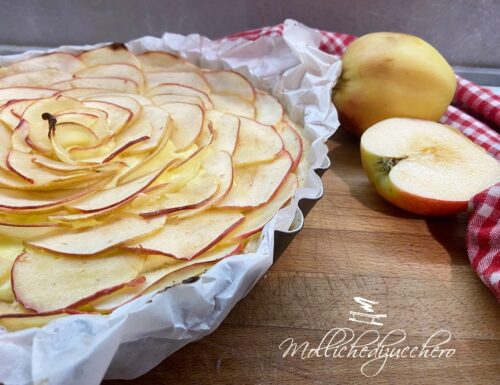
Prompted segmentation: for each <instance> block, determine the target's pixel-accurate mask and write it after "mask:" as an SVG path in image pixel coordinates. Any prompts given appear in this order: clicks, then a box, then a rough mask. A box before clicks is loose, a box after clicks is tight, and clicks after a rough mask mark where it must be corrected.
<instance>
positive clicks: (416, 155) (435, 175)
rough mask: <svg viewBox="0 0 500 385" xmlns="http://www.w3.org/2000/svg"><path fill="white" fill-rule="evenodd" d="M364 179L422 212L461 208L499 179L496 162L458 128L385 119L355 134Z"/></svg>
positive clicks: (499, 167)
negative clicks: (365, 175) (358, 143)
mask: <svg viewBox="0 0 500 385" xmlns="http://www.w3.org/2000/svg"><path fill="white" fill-rule="evenodd" d="M361 160H362V163H363V168H364V169H365V172H366V174H367V176H368V179H369V180H370V181H371V182H372V184H373V185H374V186H375V189H376V190H377V191H378V192H379V194H380V195H382V196H383V197H384V198H385V199H387V200H388V201H389V202H391V203H393V204H395V205H396V206H399V207H401V208H403V209H405V210H408V211H411V212H414V213H417V214H424V215H445V214H452V213H456V212H459V211H463V210H465V209H466V208H467V202H468V201H469V200H470V199H471V198H472V197H473V196H474V195H475V194H477V193H479V192H481V191H483V190H484V189H486V188H488V187H490V186H491V185H494V184H495V183H498V182H500V163H499V162H498V161H496V160H495V159H494V158H493V157H491V156H490V155H489V154H488V153H486V151H484V150H483V149H482V148H481V147H479V146H477V145H476V144H474V143H473V142H471V141H470V140H469V139H467V138H466V137H465V136H464V135H463V134H462V133H460V132H459V131H458V130H456V129H454V128H451V127H449V126H445V125H442V124H439V123H434V122H430V121H424V120H417V119H402V118H393V119H387V120H384V121H382V122H379V123H377V124H375V125H374V126H372V127H370V128H369V129H368V130H367V131H365V133H364V134H363V136H362V138H361Z"/></svg>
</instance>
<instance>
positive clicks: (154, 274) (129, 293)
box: [90, 244, 242, 313]
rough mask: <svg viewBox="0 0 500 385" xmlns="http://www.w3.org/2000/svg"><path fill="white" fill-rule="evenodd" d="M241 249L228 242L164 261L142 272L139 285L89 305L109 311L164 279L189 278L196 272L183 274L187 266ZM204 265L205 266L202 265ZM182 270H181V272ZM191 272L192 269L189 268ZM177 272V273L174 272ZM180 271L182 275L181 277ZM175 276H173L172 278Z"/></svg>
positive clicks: (213, 259) (222, 257)
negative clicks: (196, 254)
mask: <svg viewBox="0 0 500 385" xmlns="http://www.w3.org/2000/svg"><path fill="white" fill-rule="evenodd" d="M241 249H242V246H241V245H240V244H230V245H227V246H223V247H218V248H215V249H213V250H210V251H208V252H207V253H205V254H203V255H200V256H199V257H197V258H194V259H191V260H190V261H181V262H179V261H178V260H175V262H177V263H169V262H170V261H169V262H164V263H163V265H161V266H158V267H157V268H156V269H150V270H148V271H147V272H144V271H143V272H142V273H141V275H142V276H144V282H143V283H142V284H140V285H137V286H134V287H130V288H128V287H127V288H123V289H121V290H118V291H116V292H114V293H112V294H110V295H107V296H105V297H102V298H100V299H98V300H97V301H94V302H92V303H91V304H90V305H91V306H92V308H93V309H94V310H97V311H99V312H101V313H109V312H111V311H113V310H114V309H116V308H117V307H119V306H122V305H124V304H125V303H127V302H130V301H131V300H133V299H135V298H137V297H139V296H140V295H141V294H143V293H144V292H145V291H146V290H147V289H148V288H150V287H152V286H155V287H159V286H161V289H164V288H165V287H167V286H168V285H167V284H166V280H167V279H170V280H171V281H172V280H173V281H174V283H175V282H181V281H182V280H183V279H185V278H190V277H192V276H194V275H196V274H191V275H187V276H186V275H185V273H186V271H187V269H186V268H187V267H189V266H194V265H200V264H207V263H209V262H217V261H220V260H222V259H224V258H227V257H229V256H232V255H234V254H237V253H238V252H240V251H241ZM149 257H160V258H164V259H165V258H168V257H165V256H158V255H151V256H148V258H149ZM204 267H205V266H204ZM181 271H182V272H181ZM189 271H190V272H193V270H192V269H190V270H189ZM176 273H177V274H176ZM179 273H181V274H182V275H183V278H182V279H179V278H181V274H179ZM174 276H175V278H174Z"/></svg>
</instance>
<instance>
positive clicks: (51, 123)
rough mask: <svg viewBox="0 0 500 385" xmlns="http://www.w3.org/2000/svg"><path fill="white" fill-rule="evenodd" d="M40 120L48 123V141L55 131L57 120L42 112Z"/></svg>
mask: <svg viewBox="0 0 500 385" xmlns="http://www.w3.org/2000/svg"><path fill="white" fill-rule="evenodd" d="M42 119H43V120H47V121H48V122H49V133H48V135H49V139H50V137H51V136H52V134H53V133H54V132H55V131H56V124H57V119H56V118H55V117H54V115H52V114H50V113H48V112H44V113H43V114H42Z"/></svg>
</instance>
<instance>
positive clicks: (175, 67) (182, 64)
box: [136, 51, 200, 72]
mask: <svg viewBox="0 0 500 385" xmlns="http://www.w3.org/2000/svg"><path fill="white" fill-rule="evenodd" d="M136 57H137V60H139V62H140V63H141V66H142V69H143V71H145V72H163V71H170V72H173V71H182V72H184V71H190V70H192V71H195V72H198V71H199V70H200V69H199V68H198V67H197V66H195V65H194V64H191V63H190V62H188V61H187V60H185V59H183V58H181V57H179V56H177V55H173V54H171V53H168V52H160V51H149V52H145V53H143V54H140V55H137V56H136Z"/></svg>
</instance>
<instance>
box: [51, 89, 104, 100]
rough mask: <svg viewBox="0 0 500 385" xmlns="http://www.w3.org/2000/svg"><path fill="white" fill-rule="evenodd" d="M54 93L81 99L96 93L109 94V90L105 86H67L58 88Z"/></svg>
mask: <svg viewBox="0 0 500 385" xmlns="http://www.w3.org/2000/svg"><path fill="white" fill-rule="evenodd" d="M54 92H56V94H55V95H63V96H67V97H68V98H74V99H83V98H86V97H88V96H95V95H98V94H109V92H110V91H109V90H108V89H106V88H88V87H84V88H69V89H66V90H58V91H54Z"/></svg>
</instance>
